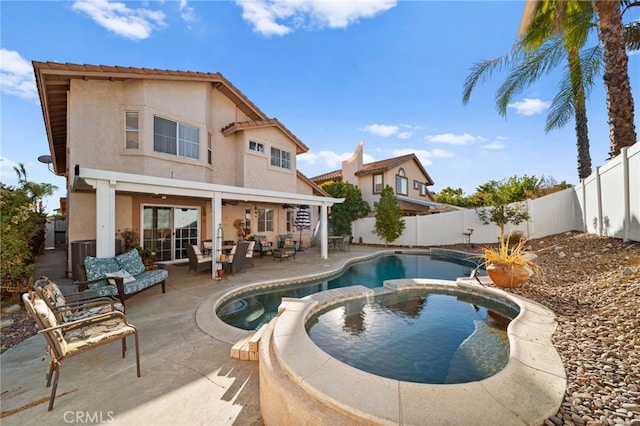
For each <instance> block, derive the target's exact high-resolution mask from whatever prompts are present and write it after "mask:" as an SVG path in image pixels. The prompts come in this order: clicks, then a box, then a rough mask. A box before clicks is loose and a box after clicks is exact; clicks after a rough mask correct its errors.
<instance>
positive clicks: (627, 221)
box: [620, 146, 631, 242]
mask: <svg viewBox="0 0 640 426" xmlns="http://www.w3.org/2000/svg"><path fill="white" fill-rule="evenodd" d="M627 150H628V147H626V146H625V147H624V148H622V149H621V150H620V157H621V160H622V190H623V193H622V196H623V198H624V222H623V225H622V226H623V227H624V230H623V231H624V234H623V235H624V237H623V239H622V240H623V241H624V242H627V241H629V234H630V233H631V201H630V200H629V197H630V196H631V194H630V191H629V153H628V152H627Z"/></svg>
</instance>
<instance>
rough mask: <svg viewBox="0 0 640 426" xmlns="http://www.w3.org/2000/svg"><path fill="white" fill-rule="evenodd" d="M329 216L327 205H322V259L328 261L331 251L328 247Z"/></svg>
mask: <svg viewBox="0 0 640 426" xmlns="http://www.w3.org/2000/svg"><path fill="white" fill-rule="evenodd" d="M328 222H329V219H328V214H327V204H322V205H321V206H320V258H321V259H328V258H329V250H328V245H327V237H328V236H329V233H328V230H329V227H328Z"/></svg>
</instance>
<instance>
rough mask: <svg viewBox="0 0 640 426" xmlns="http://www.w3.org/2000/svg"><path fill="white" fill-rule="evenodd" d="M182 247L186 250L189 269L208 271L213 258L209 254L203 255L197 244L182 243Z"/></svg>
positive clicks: (197, 271)
mask: <svg viewBox="0 0 640 426" xmlns="http://www.w3.org/2000/svg"><path fill="white" fill-rule="evenodd" d="M184 248H185V249H186V250H187V256H188V257H189V270H188V271H187V273H189V272H191V271H196V274H197V273H200V272H202V271H210V270H211V267H212V266H213V258H212V257H211V256H205V255H203V254H202V252H201V251H200V249H199V248H198V246H194V245H193V244H189V243H184Z"/></svg>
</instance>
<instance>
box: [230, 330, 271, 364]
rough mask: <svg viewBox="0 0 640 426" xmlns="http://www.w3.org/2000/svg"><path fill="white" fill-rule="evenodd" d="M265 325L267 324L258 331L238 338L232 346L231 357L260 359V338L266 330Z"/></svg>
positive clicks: (249, 359)
mask: <svg viewBox="0 0 640 426" xmlns="http://www.w3.org/2000/svg"><path fill="white" fill-rule="evenodd" d="M265 326H266V324H265V325H263V326H262V327H260V329H259V330H258V331H251V332H249V333H247V334H246V335H245V336H244V337H242V339H240V340H238V341H237V342H236V344H235V345H233V347H232V348H231V358H234V359H239V360H242V361H258V351H259V350H260V339H261V338H262V334H263V333H264V330H266V327H265Z"/></svg>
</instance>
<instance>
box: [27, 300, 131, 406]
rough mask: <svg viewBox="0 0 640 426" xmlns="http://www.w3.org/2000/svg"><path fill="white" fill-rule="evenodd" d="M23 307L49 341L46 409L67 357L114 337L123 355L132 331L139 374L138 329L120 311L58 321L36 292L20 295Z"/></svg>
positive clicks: (53, 395) (108, 341)
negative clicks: (47, 399) (61, 365)
mask: <svg viewBox="0 0 640 426" xmlns="http://www.w3.org/2000/svg"><path fill="white" fill-rule="evenodd" d="M22 300H23V302H24V306H25V309H26V310H27V312H28V314H29V315H31V316H32V317H33V319H34V320H35V322H36V326H37V327H38V330H39V331H38V333H39V334H42V335H43V336H44V338H45V339H46V341H47V344H48V345H49V354H50V355H51V362H50V363H49V370H48V371H47V376H46V379H47V387H49V386H51V378H52V376H53V373H54V372H55V375H56V376H55V379H54V381H53V387H52V388H51V397H50V398H49V408H48V411H51V410H53V404H54V402H55V398H56V390H57V388H58V380H59V379H60V363H61V362H62V361H64V360H66V359H67V358H71V357H73V356H76V355H79V354H81V353H83V352H87V351H90V350H91V349H96V348H98V347H100V346H103V345H106V344H108V343H111V342H115V341H117V340H121V341H122V358H124V357H125V352H126V350H127V345H126V338H127V337H128V336H131V335H133V336H134V338H135V347H136V374H137V376H138V377H140V353H139V342H138V329H137V328H136V327H135V326H133V325H131V324H129V323H128V322H127V317H125V315H124V314H123V313H122V312H119V311H113V312H109V313H105V314H99V315H95V316H91V317H88V318H85V319H81V320H77V321H72V322H67V323H60V322H59V321H58V319H57V318H56V315H55V314H54V312H53V311H52V310H51V309H50V308H49V306H48V305H47V303H46V302H45V301H44V300H42V299H41V298H40V297H39V296H38V295H37V294H36V293H35V292H33V291H32V292H29V293H25V294H23V295H22Z"/></svg>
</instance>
